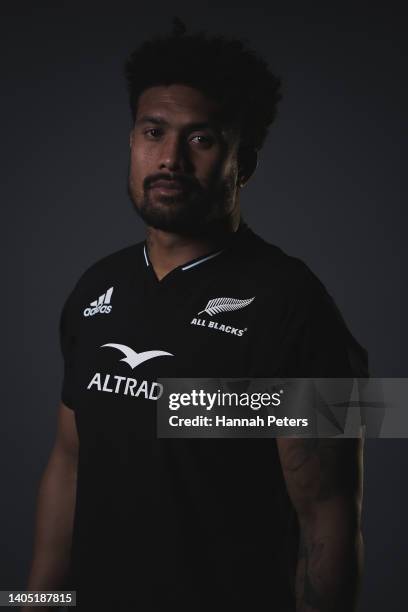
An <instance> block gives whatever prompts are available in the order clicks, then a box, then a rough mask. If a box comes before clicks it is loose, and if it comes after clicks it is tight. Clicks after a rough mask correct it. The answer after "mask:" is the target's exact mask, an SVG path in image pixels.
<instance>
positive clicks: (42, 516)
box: [22, 403, 79, 612]
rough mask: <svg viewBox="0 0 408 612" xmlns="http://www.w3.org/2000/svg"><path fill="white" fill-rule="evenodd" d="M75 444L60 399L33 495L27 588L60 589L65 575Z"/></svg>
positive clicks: (74, 433) (72, 419)
mask: <svg viewBox="0 0 408 612" xmlns="http://www.w3.org/2000/svg"><path fill="white" fill-rule="evenodd" d="M78 448H79V444H78V435H77V429H76V423H75V416H74V412H73V410H70V409H69V408H68V407H67V406H65V405H64V404H63V403H61V404H60V406H59V411H58V425H57V433H56V439H55V444H54V447H53V449H52V451H51V454H50V458H49V460H48V463H47V466H46V468H45V470H44V473H43V476H42V479H41V482H40V486H39V490H38V496H37V512H36V519H35V537H34V553H33V558H32V563H31V569H30V574H29V578H28V586H27V589H28V590H30V591H36V590H56V589H60V588H61V586H62V584H63V581H64V578H65V577H66V575H67V570H68V564H69V555H70V549H71V538H72V527H73V518H74V508H75V497H76V480H77V464H78ZM29 609H31V608H22V612H25V611H27V612H28V610H29ZM37 609H40V610H41V609H42V608H37ZM45 609H48V608H44V610H45Z"/></svg>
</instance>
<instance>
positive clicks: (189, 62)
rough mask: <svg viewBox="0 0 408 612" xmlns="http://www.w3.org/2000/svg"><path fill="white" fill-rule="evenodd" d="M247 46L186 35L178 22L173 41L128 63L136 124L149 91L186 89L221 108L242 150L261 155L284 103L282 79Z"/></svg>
mask: <svg viewBox="0 0 408 612" xmlns="http://www.w3.org/2000/svg"><path fill="white" fill-rule="evenodd" d="M247 42H248V41H247V40H246V39H242V40H238V39H226V38H225V37H224V36H213V37H211V38H209V37H208V36H207V34H206V33H205V32H203V31H200V32H198V33H197V34H186V26H185V25H184V23H183V22H182V21H181V20H180V19H179V18H178V17H175V18H174V19H173V29H172V32H171V34H170V35H166V36H158V37H155V38H153V39H150V40H148V41H145V42H143V43H142V44H141V45H140V46H139V47H138V48H137V49H136V50H135V51H134V52H133V53H132V54H131V55H130V56H129V58H128V59H127V61H126V64H125V75H126V79H127V83H128V90H129V98H130V107H131V112H132V116H133V120H134V119H135V117H136V113H137V102H138V99H139V96H140V95H141V93H142V92H143V91H144V90H145V89H147V88H148V87H152V86H154V85H170V84H172V83H182V84H185V85H190V86H191V87H195V88H196V89H199V90H200V91H202V92H203V93H205V94H206V95H208V96H209V97H211V98H212V99H214V100H215V101H216V102H218V103H219V104H220V108H221V109H222V111H221V112H222V114H223V117H224V118H225V121H226V122H227V123H230V124H231V125H238V126H239V128H240V136H241V147H244V148H247V147H248V148H249V149H252V150H255V151H259V150H260V149H261V148H262V146H263V144H264V141H265V138H266V136H267V133H268V129H269V126H270V125H271V124H272V122H273V121H274V119H275V116H276V110H277V104H278V102H279V100H280V99H281V97H282V96H281V92H280V89H281V79H280V78H279V77H277V76H276V75H275V74H273V73H272V72H271V70H270V69H269V67H268V65H267V63H266V62H265V61H264V60H263V59H261V58H260V57H258V56H257V55H256V53H255V52H254V51H253V50H252V49H251V48H250V47H249V46H248V44H247Z"/></svg>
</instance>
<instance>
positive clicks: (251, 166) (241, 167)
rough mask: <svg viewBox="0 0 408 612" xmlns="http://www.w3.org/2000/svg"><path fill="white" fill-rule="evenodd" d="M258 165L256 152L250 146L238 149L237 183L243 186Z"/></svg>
mask: <svg viewBox="0 0 408 612" xmlns="http://www.w3.org/2000/svg"><path fill="white" fill-rule="evenodd" d="M257 165H258V152H257V151H256V150H255V149H253V148H252V147H242V148H240V149H239V151H238V184H239V186H240V187H243V186H244V185H245V184H246V183H247V182H248V181H249V179H250V178H251V176H252V175H253V173H254V172H255V170H256V167H257Z"/></svg>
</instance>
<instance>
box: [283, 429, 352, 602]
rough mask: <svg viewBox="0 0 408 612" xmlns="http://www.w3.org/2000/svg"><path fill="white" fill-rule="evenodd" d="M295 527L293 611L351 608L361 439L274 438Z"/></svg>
mask: <svg viewBox="0 0 408 612" xmlns="http://www.w3.org/2000/svg"><path fill="white" fill-rule="evenodd" d="M277 444H278V450H279V456H280V461H281V465H282V470H283V474H284V477H285V481H286V486H287V490H288V493H289V496H290V498H291V500H292V503H293V505H294V507H295V509H296V512H297V516H298V520H299V526H300V548H299V558H298V565H297V575H296V611H297V612H355V611H356V610H357V599H358V595H359V590H360V580H361V574H362V566H363V539H362V535H361V528H360V519H361V505H362V488H363V440H362V439H355V438H342V439H336V438H327V439H325V438H322V439H315V438H302V439H299V438H277Z"/></svg>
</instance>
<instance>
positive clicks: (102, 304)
mask: <svg viewBox="0 0 408 612" xmlns="http://www.w3.org/2000/svg"><path fill="white" fill-rule="evenodd" d="M112 291H113V287H110V288H109V289H108V290H107V291H106V293H102V295H100V296H99V297H98V299H97V300H95V301H94V302H91V304H90V306H88V307H87V308H85V310H84V317H92V316H93V315H96V314H98V312H100V313H101V314H109V313H110V311H111V310H112V304H111V303H110V301H111V297H112Z"/></svg>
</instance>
